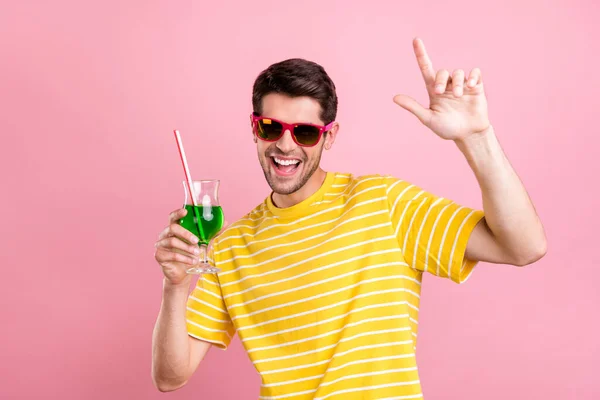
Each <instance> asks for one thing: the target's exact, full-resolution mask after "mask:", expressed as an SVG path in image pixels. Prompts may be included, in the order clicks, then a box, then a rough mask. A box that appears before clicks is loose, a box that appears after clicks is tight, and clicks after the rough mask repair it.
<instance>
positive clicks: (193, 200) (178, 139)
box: [173, 129, 204, 239]
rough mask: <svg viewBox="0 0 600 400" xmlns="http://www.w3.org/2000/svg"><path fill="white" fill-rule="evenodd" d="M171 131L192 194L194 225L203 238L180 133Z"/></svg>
mask: <svg viewBox="0 0 600 400" xmlns="http://www.w3.org/2000/svg"><path fill="white" fill-rule="evenodd" d="M173 133H175V140H176V141H177V149H179V157H180V158H181V163H182V164H183V172H184V173H185V180H186V182H187V187H188V192H189V193H190V196H192V204H193V205H194V207H193V208H194V214H195V215H196V225H197V226H198V232H199V233H200V238H204V231H203V230H202V224H200V216H199V215H198V208H197V206H198V203H197V202H196V193H195V192H194V185H193V183H192V182H193V181H192V175H191V174H190V169H189V168H188V163H187V158H186V157H185V151H184V150H183V142H182V141H181V135H179V131H178V130H177V129H175V130H174V131H173ZM200 238H199V239H200Z"/></svg>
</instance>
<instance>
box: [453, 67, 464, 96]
mask: <svg viewBox="0 0 600 400" xmlns="http://www.w3.org/2000/svg"><path fill="white" fill-rule="evenodd" d="M464 84H465V71H463V70H462V69H456V70H454V72H453V73H452V93H454V97H460V96H462V95H463V86H464Z"/></svg>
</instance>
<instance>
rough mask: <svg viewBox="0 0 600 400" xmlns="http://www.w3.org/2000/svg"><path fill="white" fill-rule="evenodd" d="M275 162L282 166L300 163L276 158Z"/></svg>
mask: <svg viewBox="0 0 600 400" xmlns="http://www.w3.org/2000/svg"><path fill="white" fill-rule="evenodd" d="M274 159H275V162H276V163H277V164H280V165H296V164H299V163H300V160H282V159H280V158H277V157H274Z"/></svg>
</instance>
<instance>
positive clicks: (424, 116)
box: [394, 94, 431, 125]
mask: <svg viewBox="0 0 600 400" xmlns="http://www.w3.org/2000/svg"><path fill="white" fill-rule="evenodd" d="M394 103H396V104H398V105H399V106H400V107H402V108H404V109H405V110H407V111H410V112H411V113H412V114H413V115H415V116H416V117H417V118H419V121H421V123H423V125H427V123H428V122H429V120H430V118H431V110H429V109H428V108H425V107H423V106H422V105H421V104H419V102H418V101H416V100H415V99H413V98H412V97H410V96H406V95H404V94H397V95H396V96H394Z"/></svg>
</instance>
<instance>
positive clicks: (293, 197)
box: [271, 167, 327, 208]
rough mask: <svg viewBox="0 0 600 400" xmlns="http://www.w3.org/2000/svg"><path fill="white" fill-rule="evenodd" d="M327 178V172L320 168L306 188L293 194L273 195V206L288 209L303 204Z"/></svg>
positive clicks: (306, 184)
mask: <svg viewBox="0 0 600 400" xmlns="http://www.w3.org/2000/svg"><path fill="white" fill-rule="evenodd" d="M326 177H327V172H325V171H323V170H322V169H321V167H319V169H317V170H316V171H315V173H314V174H312V176H311V177H310V179H309V180H308V182H306V183H305V184H304V186H302V187H301V188H300V189H299V190H297V191H296V192H294V193H291V194H279V193H273V195H272V196H271V198H272V200H273V204H275V206H277V207H279V208H288V207H292V206H295V205H296V204H298V203H301V202H303V201H304V200H306V199H308V198H309V197H310V196H312V195H313V194H315V192H316V191H317V190H319V189H320V188H321V186H322V185H323V182H325V178H326Z"/></svg>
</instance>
